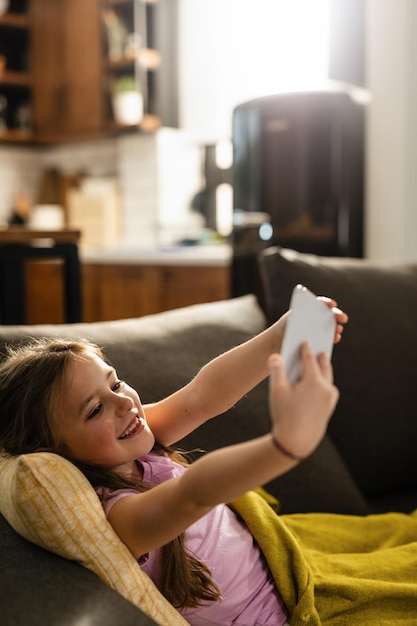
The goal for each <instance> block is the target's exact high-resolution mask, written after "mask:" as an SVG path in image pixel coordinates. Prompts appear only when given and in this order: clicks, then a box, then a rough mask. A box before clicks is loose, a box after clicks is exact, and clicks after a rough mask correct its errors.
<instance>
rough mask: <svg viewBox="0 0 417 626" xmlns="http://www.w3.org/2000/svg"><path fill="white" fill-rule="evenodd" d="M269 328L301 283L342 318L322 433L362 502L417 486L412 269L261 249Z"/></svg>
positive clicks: (416, 328) (416, 273)
mask: <svg viewBox="0 0 417 626" xmlns="http://www.w3.org/2000/svg"><path fill="white" fill-rule="evenodd" d="M259 263H260V271H261V274H262V279H263V283H264V289H265V293H266V302H267V307H268V316H269V318H270V321H272V320H274V319H276V318H278V317H279V316H280V315H281V314H282V313H283V312H284V311H285V310H286V309H287V307H288V304H289V300H290V295H291V291H292V289H293V287H294V286H295V285H296V284H297V283H301V284H303V285H305V286H306V287H308V288H309V289H311V290H312V291H313V292H314V293H316V294H317V295H327V296H332V297H334V298H335V299H336V300H337V302H338V304H339V306H340V307H341V308H342V309H343V310H345V311H346V312H347V313H348V315H349V323H348V324H347V326H346V329H345V332H344V337H343V341H342V342H341V343H340V344H339V345H337V346H335V349H334V353H333V365H334V372H335V382H336V384H337V385H338V387H339V389H340V392H341V397H340V400H339V403H338V406H337V409H336V413H335V416H334V418H333V419H332V421H331V423H330V428H329V433H330V435H331V439H332V441H333V443H334V444H335V445H336V447H337V449H338V451H339V452H340V453H341V455H342V457H343V459H344V460H345V462H346V463H347V465H348V467H349V469H350V471H351V472H352V475H353V477H354V479H355V481H356V483H357V484H358V485H359V487H360V489H361V490H362V492H363V493H364V494H365V495H366V496H367V497H368V498H372V497H378V496H380V495H381V494H386V493H389V492H395V491H398V490H403V491H406V490H408V489H409V490H412V489H415V488H416V487H417V450H416V441H417V413H416V410H415V390H416V387H417V385H416V376H417V323H416V311H417V264H413V263H410V264H388V263H381V262H380V263H377V262H371V261H368V260H363V259H348V258H329V257H318V256H315V255H311V254H302V253H298V252H295V251H293V250H286V249H282V248H278V247H275V248H269V249H267V250H265V251H263V252H262V253H261V255H260V257H259Z"/></svg>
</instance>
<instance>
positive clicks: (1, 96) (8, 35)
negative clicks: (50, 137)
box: [0, 0, 33, 142]
mask: <svg viewBox="0 0 417 626" xmlns="http://www.w3.org/2000/svg"><path fill="white" fill-rule="evenodd" d="M30 36H31V20H30V16H29V14H28V11H27V3H26V2H25V1H22V0H11V2H10V5H9V10H8V12H7V13H3V14H2V15H0V141H7V142H28V141H31V140H32V139H33V134H32V88H33V76H32V73H31V58H30Z"/></svg>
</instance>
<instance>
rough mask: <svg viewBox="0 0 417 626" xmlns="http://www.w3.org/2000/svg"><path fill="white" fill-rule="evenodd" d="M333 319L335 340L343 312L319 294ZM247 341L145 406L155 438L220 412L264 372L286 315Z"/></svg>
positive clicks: (182, 431) (174, 437)
mask: <svg viewBox="0 0 417 626" xmlns="http://www.w3.org/2000/svg"><path fill="white" fill-rule="evenodd" d="M323 300H324V301H325V302H326V304H327V305H328V306H329V307H330V308H332V309H333V310H334V314H335V317H336V321H337V327H336V334H335V343H337V342H338V341H340V338H341V334H342V331H343V324H344V323H346V322H347V315H346V314H345V313H344V312H342V311H340V310H339V309H337V308H335V307H336V302H335V301H334V300H332V299H330V298H323ZM288 315H289V313H286V314H285V315H283V316H282V317H281V318H280V319H279V320H278V321H277V322H275V324H273V325H272V326H270V327H269V328H267V329H266V330H265V331H263V332H262V333H260V334H259V335H257V336H255V337H253V338H252V339H250V340H249V341H246V342H245V343H243V344H241V345H239V346H237V347H235V348H233V349H231V350H229V351H228V352H225V353H224V354H221V355H220V356H218V357H216V358H215V359H213V360H212V361H210V362H209V363H208V364H207V365H205V366H204V367H203V368H202V369H201V370H200V372H199V373H198V374H197V376H196V377H195V378H194V379H193V380H192V381H191V382H190V383H189V384H188V385H186V386H185V387H183V388H182V389H180V390H179V391H177V392H176V393H174V394H172V395H171V396H169V397H168V398H165V399H164V400H162V401H160V402H157V403H155V404H152V405H147V406H146V407H145V413H146V418H147V421H148V423H149V426H150V427H151V429H152V432H153V433H154V435H155V437H156V439H157V440H158V441H160V442H161V443H163V444H165V445H171V444H173V443H175V442H176V441H178V440H179V439H182V437H185V436H186V435H187V434H188V433H190V432H192V431H193V430H195V429H196V428H197V427H198V426H201V424H203V423H204V422H206V421H207V420H209V419H211V418H212V417H215V416H217V415H220V414H221V413H224V412H225V411H227V410H228V409H230V408H231V407H232V406H233V405H234V404H235V403H236V402H238V401H239V400H240V399H241V398H242V397H243V396H244V395H245V394H246V393H248V392H249V391H250V390H251V389H253V387H255V386H256V385H257V384H258V383H260V382H261V381H262V380H263V379H264V378H266V376H267V375H268V367H267V361H268V357H269V355H270V354H271V353H274V352H280V350H281V344H282V339H283V335H284V330H285V325H286V320H287V316H288Z"/></svg>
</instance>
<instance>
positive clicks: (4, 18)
mask: <svg viewBox="0 0 417 626" xmlns="http://www.w3.org/2000/svg"><path fill="white" fill-rule="evenodd" d="M0 26H6V27H8V28H21V29H27V28H30V18H29V16H28V15H25V14H21V13H4V14H3V15H0Z"/></svg>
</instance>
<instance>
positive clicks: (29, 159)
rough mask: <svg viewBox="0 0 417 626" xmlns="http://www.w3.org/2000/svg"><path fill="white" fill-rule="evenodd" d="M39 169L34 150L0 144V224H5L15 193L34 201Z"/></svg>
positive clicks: (39, 164) (37, 188)
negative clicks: (22, 194)
mask: <svg viewBox="0 0 417 626" xmlns="http://www.w3.org/2000/svg"><path fill="white" fill-rule="evenodd" d="M41 171H42V165H41V163H40V162H39V159H38V152H37V151H36V150H34V149H31V148H18V147H15V146H11V147H8V146H7V147H6V146H0V224H7V220H8V218H9V216H10V212H11V210H12V207H13V199H14V196H15V194H16V193H19V192H22V193H25V194H26V195H27V196H28V197H29V199H30V201H31V202H32V203H35V202H36V199H37V195H38V191H39V181H40V176H41Z"/></svg>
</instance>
